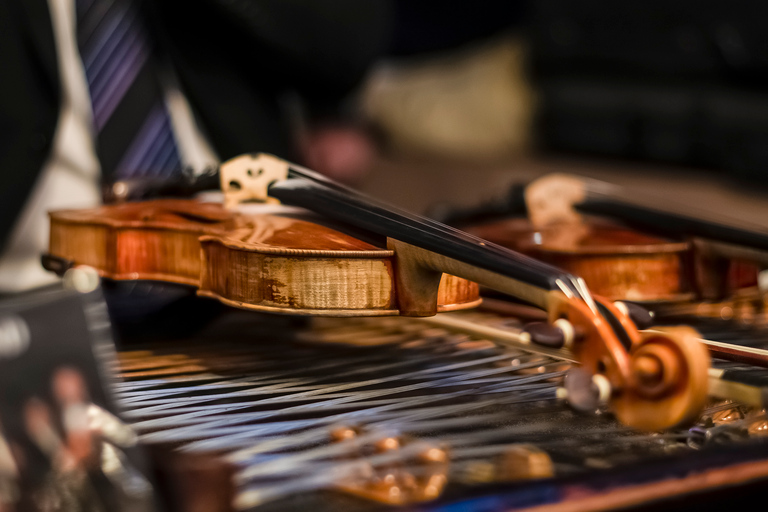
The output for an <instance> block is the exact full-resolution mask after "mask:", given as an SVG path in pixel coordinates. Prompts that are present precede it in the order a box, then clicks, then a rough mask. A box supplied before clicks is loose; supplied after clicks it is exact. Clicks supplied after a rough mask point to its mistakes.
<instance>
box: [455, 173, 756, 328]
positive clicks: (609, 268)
mask: <svg viewBox="0 0 768 512" xmlns="http://www.w3.org/2000/svg"><path fill="white" fill-rule="evenodd" d="M513 192H515V193H514V195H512V196H511V197H510V198H509V199H507V200H505V203H506V204H507V208H506V209H505V208H503V207H500V206H498V205H497V206H496V207H494V210H493V211H492V212H490V213H492V214H493V215H491V216H490V220H489V219H488V215H486V218H485V219H483V220H482V221H481V222H475V223H474V224H469V223H468V222H467V220H464V221H460V220H457V219H454V221H453V223H454V224H456V223H457V222H458V223H459V225H461V226H462V227H463V229H465V230H467V231H469V232H471V233H474V234H476V235H478V236H481V237H482V238H486V239H488V240H491V241H493V242H496V243H499V244H501V245H504V246H506V247H510V248H512V249H514V250H517V251H520V252H523V253H525V254H528V255H531V256H533V257H535V258H537V259H541V260H543V261H546V262H548V263H551V264H553V265H556V266H559V267H561V268H564V269H566V270H568V271H570V272H573V273H574V274H577V275H579V276H581V277H583V278H584V279H585V281H586V282H587V284H588V285H589V286H590V289H591V290H592V291H593V292H595V293H597V294H599V295H602V296H605V297H608V298H610V299H612V300H623V301H633V302H640V303H644V304H645V305H646V306H647V307H650V308H652V309H653V310H655V312H656V313H657V314H661V315H676V316H679V315H687V314H696V315H701V314H704V315H705V316H710V315H711V314H715V313H716V316H722V314H723V312H726V311H729V310H734V309H737V307H738V309H740V310H741V311H742V313H743V315H745V318H748V317H749V315H748V314H747V313H748V312H749V310H754V309H756V308H757V309H758V310H759V309H761V308H762V298H761V294H760V292H759V290H758V274H759V272H760V270H761V264H760V262H761V261H765V259H766V257H765V254H764V253H763V251H762V250H761V249H759V247H749V246H748V245H745V244H750V243H754V242H755V241H759V240H761V238H766V240H768V238H767V237H766V235H762V234H761V233H760V231H758V230H757V229H756V228H755V227H754V226H752V227H744V226H743V224H739V223H736V222H731V223H730V225H729V224H727V223H726V222H727V219H726V220H725V221H724V220H720V221H719V224H713V220H712V218H711V216H709V215H705V214H702V213H701V212H698V211H694V209H692V208H685V209H684V208H682V207H679V206H678V207H675V208H674V209H672V208H669V207H668V206H666V205H660V204H659V202H658V201H656V200H654V198H649V197H642V196H640V199H638V198H637V194H629V193H627V192H625V191H623V190H622V189H621V188H620V187H617V186H614V185H609V184H606V183H603V182H598V181H596V180H590V179H585V178H581V177H576V176H568V175H562V174H554V175H549V176H545V177H543V178H540V179H538V180H535V181H534V182H533V183H531V184H529V185H528V186H527V187H526V188H525V189H520V190H517V189H513ZM683 212H684V213H683ZM475 215H477V214H475ZM510 215H515V216H514V217H510ZM464 217H467V214H466V213H464ZM633 219H634V220H633ZM619 221H621V223H620V222H619ZM688 229H691V230H692V231H691V233H689V232H688ZM691 235H694V236H691ZM702 235H707V236H709V237H710V238H705V237H704V236H702ZM742 235H743V236H742ZM712 237H716V238H712ZM723 237H726V238H725V240H730V241H731V242H733V241H735V240H738V241H739V244H740V245H735V244H733V243H731V244H726V243H724V242H723ZM764 243H765V240H764ZM761 253H762V254H761ZM729 304H730V305H731V307H728V305H729ZM705 306H706V307H705ZM740 306H744V307H740Z"/></svg>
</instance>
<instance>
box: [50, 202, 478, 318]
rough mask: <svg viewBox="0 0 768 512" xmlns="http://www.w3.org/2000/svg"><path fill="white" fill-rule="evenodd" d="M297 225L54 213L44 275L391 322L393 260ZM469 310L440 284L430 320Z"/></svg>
mask: <svg viewBox="0 0 768 512" xmlns="http://www.w3.org/2000/svg"><path fill="white" fill-rule="evenodd" d="M273 210H274V209H273ZM303 217H304V218H302V216H301V215H300V214H297V213H296V212H292V213H291V212H289V213H288V214H286V213H284V214H282V215H277V214H269V213H243V212H235V211H230V210H226V209H225V208H223V207H222V205H221V204H217V203H206V202H202V201H196V200H185V199H160V200H151V201H144V202H132V203H123V204H115V205H105V206H101V207H98V208H94V209H89V210H63V211H56V212H52V213H51V214H50V224H51V229H50V252H49V254H48V255H46V257H45V262H44V265H45V266H46V267H47V268H49V269H51V270H56V271H57V272H58V273H61V272H62V271H63V270H66V269H68V268H69V267H71V266H73V265H74V264H78V265H88V266H90V267H93V268H94V269H96V270H97V271H98V272H99V273H100V274H101V276H103V277H107V278H110V279H114V280H136V279H146V280H155V281H163V282H169V283H177V284H183V285H188V286H193V287H195V288H196V291H197V294H198V295H201V296H205V297H210V298H214V299H218V300H219V301H221V302H223V303H225V304H228V305H231V306H235V307H239V308H244V309H251V310H257V311H263V312H272V313H275V312H277V313H280V312H287V313H291V314H296V315H321V316H382V315H397V314H399V311H398V309H397V302H398V301H397V291H396V289H395V286H394V282H393V275H394V270H393V265H394V262H393V259H394V253H393V251H391V250H388V249H386V248H384V247H381V244H379V245H374V244H373V243H370V242H367V241H364V240H361V239H359V238H356V237H354V236H351V235H349V234H347V233H343V232H340V231H337V230H335V229H333V228H331V227H328V226H324V225H321V224H319V223H318V222H316V221H317V219H314V220H315V222H313V221H311V220H307V218H306V215H304V216H303ZM479 302H480V298H479V292H478V286H477V284H475V283H471V282H469V281H467V280H464V279H460V278H457V277H454V276H450V275H442V276H441V278H440V285H439V289H438V293H437V296H436V299H435V307H436V310H437V311H439V312H446V311H454V310H458V309H465V308H471V307H474V306H476V305H478V304H479Z"/></svg>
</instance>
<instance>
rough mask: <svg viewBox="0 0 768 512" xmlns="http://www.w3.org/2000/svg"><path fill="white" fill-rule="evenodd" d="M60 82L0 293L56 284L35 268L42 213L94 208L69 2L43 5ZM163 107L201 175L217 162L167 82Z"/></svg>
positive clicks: (94, 182)
mask: <svg viewBox="0 0 768 512" xmlns="http://www.w3.org/2000/svg"><path fill="white" fill-rule="evenodd" d="M48 7H49V9H50V13H51V21H52V24H53V34H54V38H55V41H56V51H57V57H58V65H59V74H60V76H61V99H62V102H61V112H60V115H59V121H58V125H57V126H56V131H55V134H54V139H53V144H52V150H51V154H50V156H49V158H48V160H47V161H46V163H45V165H44V167H43V169H42V170H41V173H40V176H39V177H38V181H37V183H36V184H35V185H34V188H33V190H32V193H31V195H30V197H29V199H27V202H26V204H25V206H24V209H23V211H22V212H21V215H20V216H19V218H18V219H17V221H16V224H15V226H14V228H13V231H12V233H11V237H10V239H9V242H8V245H7V246H6V249H5V252H4V253H3V254H2V257H0V292H5V293H9V292H17V291H22V290H26V289H30V288H35V287H38V286H44V285H46V284H50V283H52V282H54V281H55V280H56V279H58V278H57V277H56V276H55V275H54V274H52V273H50V272H47V271H46V270H44V269H43V267H42V266H41V264H40V255H41V254H42V253H44V252H45V251H47V248H48V236H49V235H48V233H49V229H48V228H49V226H48V211H50V210H57V209H64V208H88V207H93V206H96V205H98V204H99V202H100V200H101V192H100V169H99V161H98V159H97V157H96V153H95V149H94V148H95V144H94V131H93V121H92V117H93V114H92V110H91V101H90V96H89V92H88V85H87V81H86V77H85V70H84V68H83V64H82V61H81V59H80V53H79V51H78V47H77V31H76V27H75V20H76V16H75V4H74V0H48ZM164 86H165V90H166V104H167V106H168V109H169V112H170V114H171V122H172V125H173V129H174V134H175V136H176V140H177V144H178V147H179V152H180V154H181V158H182V162H183V163H184V165H189V166H192V168H194V169H203V168H205V167H206V166H209V165H216V164H217V163H218V158H217V156H216V155H215V153H214V152H213V150H212V149H211V147H210V145H209V144H208V143H207V141H206V139H205V137H203V136H202V132H201V130H200V129H199V127H198V126H197V123H196V122H195V119H194V116H193V114H192V111H191V109H190V106H189V104H188V103H187V101H186V98H185V97H184V95H183V94H182V93H181V91H180V89H179V87H178V84H177V83H176V81H175V80H174V79H173V77H172V76H169V77H168V79H167V83H165V84H164Z"/></svg>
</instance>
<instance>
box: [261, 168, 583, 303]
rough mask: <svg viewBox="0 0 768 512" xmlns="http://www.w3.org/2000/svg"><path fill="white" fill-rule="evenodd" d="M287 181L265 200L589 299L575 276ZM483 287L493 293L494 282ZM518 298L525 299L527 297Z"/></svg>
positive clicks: (307, 183) (300, 177)
mask: <svg viewBox="0 0 768 512" xmlns="http://www.w3.org/2000/svg"><path fill="white" fill-rule="evenodd" d="M288 177H289V179H287V180H282V181H278V182H275V183H273V184H272V185H271V186H270V187H269V195H270V196H272V197H274V198H276V199H279V200H280V201H281V202H282V203H284V204H288V205H295V206H302V207H304V208H308V209H310V210H313V211H315V212H317V213H319V214H321V215H325V216H328V217H330V218H333V219H335V220H338V221H342V222H347V223H349V224H351V225H354V226H357V227H359V228H363V229H366V230H369V231H371V232H374V233H377V234H379V235H383V236H386V237H389V238H390V239H394V240H398V241H400V242H404V243H406V244H409V245H412V246H415V247H419V248H421V249H425V250H427V251H430V252H433V253H436V254H439V255H442V256H444V257H446V258H450V259H452V260H455V261H458V262H462V263H464V264H468V265H472V266H474V267H477V268H480V269H483V270H485V271H487V272H490V273H492V274H498V275H500V276H504V277H506V278H511V279H512V280H514V281H515V282H519V283H522V284H524V285H528V286H531V287H534V288H537V289H540V290H544V291H549V290H562V288H563V287H564V286H565V287H567V288H568V292H569V293H571V294H572V295H573V296H576V297H579V296H582V297H583V296H584V295H586V294H587V292H586V290H583V289H581V287H580V286H579V284H578V280H577V279H576V278H575V277H574V276H572V275H570V274H568V273H566V272H563V271H562V270H560V269H557V268H555V267H552V266H550V265H547V264H545V263H542V262H539V261H537V260H534V259H532V258H529V257H527V256H524V255H522V254H519V253H517V252H514V251H511V250H509V249H506V248H504V247H501V246H498V245H496V244H493V243H490V242H487V241H485V240H482V239H480V238H477V237H475V236H472V235H470V234H468V233H465V232H463V231H460V230H457V229H455V228H452V227H449V226H446V225H444V224H441V223H439V222H436V221H434V220H431V219H428V218H425V217H421V216H419V215H415V214H413V213H409V212H406V211H403V210H400V209H398V208H396V207H394V206H391V205H388V204H386V203H383V202H379V201H377V200H375V199H372V198H370V197H368V196H365V195H363V194H361V193H359V192H356V191H354V190H352V189H349V188H347V187H344V186H343V185H339V184H337V183H334V182H332V181H330V180H327V179H326V178H324V177H322V176H320V175H318V174H316V173H314V172H312V171H307V170H304V169H301V168H294V167H293V166H292V168H291V170H290V171H289V176H288ZM460 277H461V276H460ZM483 284H486V285H487V286H489V287H491V288H494V283H483ZM497 289H498V288H497ZM500 291H505V290H500ZM519 298H521V299H523V300H528V299H526V298H525V297H519ZM528 301H530V300H528ZM530 302H533V301H530Z"/></svg>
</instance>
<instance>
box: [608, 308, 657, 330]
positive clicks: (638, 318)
mask: <svg viewBox="0 0 768 512" xmlns="http://www.w3.org/2000/svg"><path fill="white" fill-rule="evenodd" d="M613 305H614V306H616V308H617V309H618V310H619V311H621V312H622V313H624V314H625V315H627V316H628V317H629V319H630V320H632V322H633V323H634V324H635V326H636V327H637V328H638V329H641V330H642V329H649V328H650V327H651V326H653V324H654V314H653V311H648V310H647V309H645V308H644V307H642V306H638V305H637V304H633V303H631V302H622V301H616V302H614V303H613Z"/></svg>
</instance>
